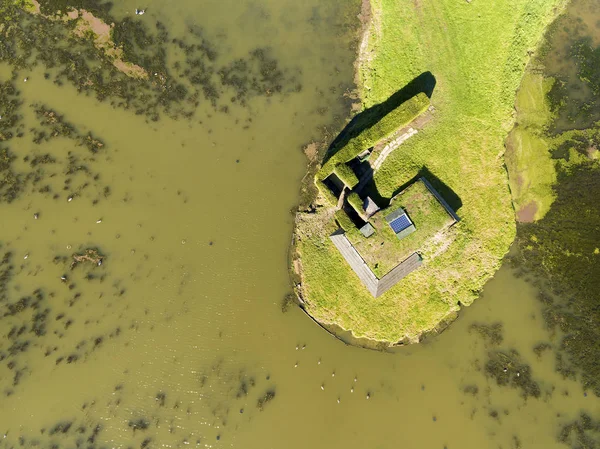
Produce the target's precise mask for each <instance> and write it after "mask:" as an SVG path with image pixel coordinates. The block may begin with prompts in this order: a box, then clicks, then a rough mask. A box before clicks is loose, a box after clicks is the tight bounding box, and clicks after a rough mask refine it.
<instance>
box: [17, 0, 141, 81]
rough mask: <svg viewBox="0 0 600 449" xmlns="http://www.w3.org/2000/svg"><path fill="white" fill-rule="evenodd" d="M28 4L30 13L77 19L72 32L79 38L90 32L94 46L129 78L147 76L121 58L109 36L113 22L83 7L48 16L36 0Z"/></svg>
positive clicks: (66, 20)
mask: <svg viewBox="0 0 600 449" xmlns="http://www.w3.org/2000/svg"><path fill="white" fill-rule="evenodd" d="M30 2H31V4H30V6H28V7H26V10H27V11H28V12H29V13H31V14H39V15H42V16H43V17H45V18H46V19H49V20H62V21H63V22H70V21H72V20H77V25H76V26H75V28H74V29H73V31H72V32H73V34H74V35H75V36H77V37H79V38H85V37H86V36H89V35H90V34H91V35H92V36H93V38H94V46H95V47H96V48H98V49H100V50H102V51H104V53H105V54H106V55H107V56H108V57H109V58H111V60H112V63H113V65H114V66H115V68H116V69H117V70H119V71H121V72H123V73H124V74H125V75H127V76H129V77H131V78H138V79H139V78H141V79H146V78H148V72H146V70H144V69H143V68H142V67H140V66H139V65H136V64H133V63H131V62H127V61H125V60H124V59H123V49H122V48H119V47H117V46H116V45H115V43H114V42H113V40H112V38H111V32H112V29H113V27H114V24H110V25H109V24H107V23H106V22H104V21H103V20H102V19H99V18H98V17H96V16H94V15H93V14H92V13H91V12H89V11H86V10H85V9H75V8H72V9H71V10H70V11H68V12H67V13H66V14H64V15H63V16H48V15H44V14H42V13H41V10H40V4H39V3H38V2H37V1H36V0H30Z"/></svg>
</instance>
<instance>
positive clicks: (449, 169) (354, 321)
mask: <svg viewBox="0 0 600 449" xmlns="http://www.w3.org/2000/svg"><path fill="white" fill-rule="evenodd" d="M563 4H564V0H512V1H508V0H499V1H494V2H482V1H477V0H475V1H473V2H470V3H468V2H466V1H459V0H420V1H418V2H398V1H397V0H373V16H374V20H373V23H374V25H373V27H372V29H371V32H370V42H369V45H368V48H367V52H366V54H368V55H374V56H373V57H372V59H365V60H364V61H362V63H361V65H360V70H359V77H360V79H361V86H360V90H361V96H362V98H363V102H364V106H365V107H370V106H372V105H374V104H378V103H381V102H382V101H384V100H385V99H386V98H388V97H389V96H390V95H392V94H393V93H394V92H395V91H397V90H398V89H400V88H401V87H402V86H404V85H406V84H407V83H409V82H410V81H411V80H412V79H414V78H415V77H417V76H418V75H420V74H421V73H423V72H425V71H431V73H432V74H433V75H434V76H435V78H436V81H437V83H436V87H435V89H434V91H433V94H432V97H431V103H432V105H433V106H434V107H435V109H436V112H435V118H434V120H433V121H432V122H430V123H429V125H428V126H427V127H425V128H424V129H422V130H421V131H420V132H419V133H418V134H417V135H416V136H414V137H413V138H411V139H410V140H408V141H407V142H406V143H404V144H403V145H401V146H400V147H399V148H398V149H396V150H395V151H394V152H393V153H392V154H391V155H390V156H389V157H388V158H387V160H386V162H385V163H384V164H383V166H382V167H381V169H380V170H379V171H378V172H377V173H376V174H375V178H374V180H375V183H376V188H377V190H378V191H379V193H380V194H381V195H382V196H384V197H387V198H391V197H392V196H393V195H394V193H395V192H396V191H397V189H398V188H399V187H400V186H402V185H404V184H405V183H407V182H408V181H409V180H411V179H412V178H413V177H414V176H416V175H417V174H418V173H419V172H420V171H421V170H423V169H424V168H425V169H427V170H428V171H429V172H430V173H432V174H433V175H434V176H435V177H437V178H438V179H439V180H440V181H441V182H443V183H444V184H445V185H446V186H447V187H448V189H450V190H451V191H453V192H454V193H455V194H456V196H458V197H459V198H460V202H461V203H462V206H461V207H460V209H459V210H458V214H459V216H460V217H461V221H460V222H459V223H457V224H456V225H455V226H452V227H451V228H450V229H448V231H447V232H445V233H444V234H443V235H442V236H440V238H438V239H433V240H432V241H431V242H429V243H428V244H427V245H426V247H425V248H424V249H423V250H424V257H423V266H422V267H421V268H420V269H418V270H416V271H414V272H413V273H411V274H410V275H409V276H408V277H406V278H405V279H404V280H402V281H401V282H400V283H399V284H397V285H396V286H394V287H393V288H392V289H390V290H389V291H387V292H386V293H385V294H383V295H381V296H380V297H378V298H376V299H375V298H373V297H372V296H371V295H370V294H369V293H368V292H367V291H366V290H365V289H364V287H363V286H362V284H361V283H360V281H359V280H358V277H357V276H356V275H355V274H354V272H353V271H352V270H351V269H350V268H349V266H348V265H347V264H346V263H345V262H344V260H343V259H342V257H341V255H340V254H339V253H338V252H337V251H336V249H335V247H334V246H333V245H332V243H331V242H330V241H329V239H328V237H327V235H326V234H324V231H325V230H329V229H330V228H333V229H331V231H333V230H335V227H336V226H335V224H334V222H333V221H332V220H330V218H329V217H330V215H328V214H327V213H326V211H327V208H322V209H321V210H320V211H319V213H317V214H313V215H316V216H315V217H310V218H311V219H310V220H299V221H300V223H302V224H301V227H302V229H299V234H300V235H301V236H302V238H301V239H300V241H299V242H298V245H297V252H298V255H299V257H300V258H301V260H302V269H303V273H302V274H303V275H302V279H303V284H302V289H303V295H304V296H303V297H304V299H305V301H306V309H307V311H308V312H309V313H310V314H311V315H312V316H313V317H314V318H315V319H317V320H319V321H321V322H324V323H332V324H336V325H338V326H340V327H342V328H343V329H346V330H351V331H352V332H353V334H354V335H355V336H357V337H367V338H371V339H374V340H381V341H387V342H397V341H399V340H403V339H404V340H410V341H418V338H419V336H420V335H421V334H423V333H424V332H427V331H430V330H434V329H436V327H437V326H438V325H439V323H440V322H442V321H443V320H445V319H447V318H448V317H449V316H451V315H452V314H454V313H456V311H457V310H458V309H459V307H460V306H459V305H458V304H459V302H460V303H461V304H463V305H469V304H471V303H472V302H473V301H474V300H475V299H476V298H477V297H478V296H479V292H480V291H481V289H482V287H483V285H484V284H485V283H486V282H487V281H488V280H489V279H490V278H491V277H492V276H493V274H494V273H495V271H496V270H497V269H498V268H499V266H500V262H501V259H502V257H503V256H504V255H505V254H506V252H507V251H508V248H509V246H510V244H511V242H512V241H513V239H514V237H515V219H514V210H513V207H512V203H511V197H510V192H509V187H508V180H507V175H506V170H505V168H504V158H503V154H504V141H505V139H506V135H507V134H508V132H509V130H510V129H511V128H512V126H513V107H514V102H515V93H516V91H517V88H518V86H519V84H520V81H521V78H522V76H523V72H524V68H525V65H526V62H527V60H528V51H529V50H532V49H535V47H536V45H537V43H538V41H539V40H540V38H541V37H542V35H543V30H544V28H545V27H546V26H547V25H548V24H549V23H550V22H551V20H552V19H553V18H554V16H555V15H556V14H557V12H558V11H559V9H560V7H562V6H563ZM328 163H329V162H328ZM326 165H327V164H326ZM319 220H321V221H319Z"/></svg>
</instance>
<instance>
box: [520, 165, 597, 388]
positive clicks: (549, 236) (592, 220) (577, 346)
mask: <svg viewBox="0 0 600 449" xmlns="http://www.w3.org/2000/svg"><path fill="white" fill-rule="evenodd" d="M599 173H600V167H599V166H598V163H597V162H593V161H589V162H587V163H583V164H579V165H576V166H573V167H571V168H570V170H569V171H562V172H560V173H559V177H558V184H557V185H556V186H555V188H554V189H555V193H556V200H555V202H554V204H553V206H552V207H551V208H550V211H549V212H548V214H547V215H546V216H545V217H544V219H542V220H540V221H538V222H536V223H532V224H527V225H523V226H520V227H519V230H518V235H517V241H518V243H519V248H520V252H519V256H518V257H519V259H518V261H519V263H520V264H521V265H522V266H523V267H525V268H526V269H529V270H530V271H531V272H533V273H537V274H538V275H541V276H542V278H543V279H546V280H547V282H548V285H549V287H550V288H551V290H552V292H553V293H554V295H553V297H554V298H555V299H554V301H549V302H548V303H546V304H545V308H546V312H545V313H544V317H545V318H546V321H547V323H548V325H549V326H550V327H554V326H559V327H560V329H561V331H562V332H563V333H564V337H563V338H562V341H561V343H560V349H561V350H563V351H564V352H565V353H566V356H565V357H564V358H563V359H562V361H561V370H562V371H564V372H565V373H567V372H569V369H571V370H573V369H574V370H575V371H577V372H580V373H581V376H582V381H583V384H584V387H585V388H589V389H591V390H593V391H594V392H595V393H596V395H599V396H600V364H598V363H597V361H598V360H600V345H599V344H598V343H597V342H598V341H600V331H599V329H600V313H599V312H598V307H597V298H598V291H600V284H599V282H600V260H599V257H600V249H599V245H598V242H600V228H599V227H598V223H600V207H599V206H598V198H599V197H600V181H599V180H600V176H599Z"/></svg>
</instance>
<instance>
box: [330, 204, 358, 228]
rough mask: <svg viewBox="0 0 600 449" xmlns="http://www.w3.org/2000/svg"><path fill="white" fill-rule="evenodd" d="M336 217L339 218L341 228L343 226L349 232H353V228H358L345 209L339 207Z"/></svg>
mask: <svg viewBox="0 0 600 449" xmlns="http://www.w3.org/2000/svg"><path fill="white" fill-rule="evenodd" d="M335 219H336V220H337V222H338V224H339V225H340V228H342V229H343V230H344V231H346V232H347V233H352V231H353V230H355V229H356V226H354V223H353V222H352V220H351V219H350V217H349V216H348V214H347V213H346V212H344V211H343V209H338V210H336V211H335Z"/></svg>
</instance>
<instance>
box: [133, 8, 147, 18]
mask: <svg viewBox="0 0 600 449" xmlns="http://www.w3.org/2000/svg"><path fill="white" fill-rule="evenodd" d="M135 14H136V15H138V16H142V15H144V14H146V10H145V9H137V8H136V9H135Z"/></svg>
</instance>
